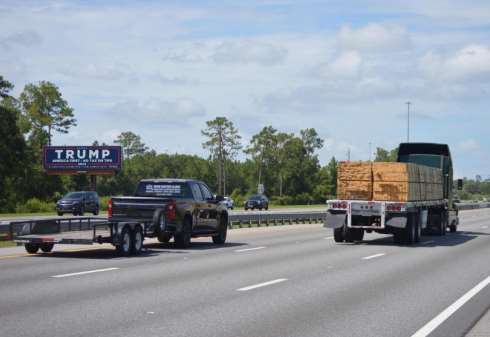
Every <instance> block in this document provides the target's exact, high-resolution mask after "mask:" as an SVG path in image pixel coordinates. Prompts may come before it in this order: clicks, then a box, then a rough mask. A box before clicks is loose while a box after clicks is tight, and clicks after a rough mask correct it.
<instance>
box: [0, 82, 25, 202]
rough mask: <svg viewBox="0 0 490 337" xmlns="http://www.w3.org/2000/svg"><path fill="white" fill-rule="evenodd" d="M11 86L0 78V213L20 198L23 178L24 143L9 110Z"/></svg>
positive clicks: (16, 118)
mask: <svg viewBox="0 0 490 337" xmlns="http://www.w3.org/2000/svg"><path fill="white" fill-rule="evenodd" d="M11 89H13V85H12V84H11V83H10V82H8V81H6V80H4V79H3V77H2V76H0V97H1V104H0V120H1V121H2V122H1V123H0V139H2V141H1V142H0V158H1V160H0V191H1V192H0V211H1V210H3V211H8V210H10V211H11V210H12V209H13V208H14V207H15V203H16V202H17V201H18V198H19V197H20V195H19V193H17V191H16V185H17V183H18V179H19V178H21V177H22V176H23V167H24V166H25V163H24V159H25V150H26V149H25V147H26V146H25V141H24V137H23V135H22V132H21V130H20V128H19V122H18V114H17V112H16V111H15V110H14V109H10V108H9V107H8V106H7V105H6V104H4V101H5V100H9V99H10V96H9V91H10V90H11Z"/></svg>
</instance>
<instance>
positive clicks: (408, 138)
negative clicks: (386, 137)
mask: <svg viewBox="0 0 490 337" xmlns="http://www.w3.org/2000/svg"><path fill="white" fill-rule="evenodd" d="M405 104H406V105H407V143H410V104H412V103H411V102H410V101H408V102H406V103H405Z"/></svg>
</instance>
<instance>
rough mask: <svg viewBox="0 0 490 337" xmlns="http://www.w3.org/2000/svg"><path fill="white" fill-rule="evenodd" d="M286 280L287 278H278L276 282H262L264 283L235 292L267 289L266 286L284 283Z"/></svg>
mask: <svg viewBox="0 0 490 337" xmlns="http://www.w3.org/2000/svg"><path fill="white" fill-rule="evenodd" d="M287 280H288V279H287V278H278V279H277V280H272V281H268V282H264V283H259V284H254V285H252V286H248V287H243V288H240V289H237V291H249V290H253V289H257V288H262V287H267V286H270V285H273V284H277V283H281V282H285V281H287Z"/></svg>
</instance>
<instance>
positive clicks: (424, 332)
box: [412, 276, 490, 337]
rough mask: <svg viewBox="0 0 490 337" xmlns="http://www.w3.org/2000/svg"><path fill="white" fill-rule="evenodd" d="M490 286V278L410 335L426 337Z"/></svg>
mask: <svg viewBox="0 0 490 337" xmlns="http://www.w3.org/2000/svg"><path fill="white" fill-rule="evenodd" d="M489 284H490V276H488V277H487V278H486V279H484V280H483V281H481V282H480V283H478V284H477V285H476V286H475V287H474V288H473V289H471V290H470V291H468V292H467V293H466V294H464V295H463V296H461V297H460V298H459V299H458V300H457V301H456V302H454V303H453V304H451V305H450V306H449V307H447V308H446V309H445V310H444V311H443V312H441V313H440V314H439V315H437V316H436V317H434V318H433V319H432V320H431V321H430V322H428V323H427V324H426V325H424V326H423V327H422V328H420V330H418V331H417V332H416V333H414V334H413V335H412V337H426V336H428V335H429V334H430V333H432V331H434V330H435V329H436V328H437V327H438V326H439V325H441V324H442V323H443V322H444V321H445V320H446V319H448V318H449V317H450V316H451V315H452V314H454V313H455V312H456V311H457V310H458V309H459V308H461V307H462V306H463V305H464V304H465V303H466V302H468V301H469V300H471V299H472V298H473V297H474V296H475V295H476V294H478V293H479V292H480V291H482V290H483V289H484V288H485V287H486V286H488V285H489Z"/></svg>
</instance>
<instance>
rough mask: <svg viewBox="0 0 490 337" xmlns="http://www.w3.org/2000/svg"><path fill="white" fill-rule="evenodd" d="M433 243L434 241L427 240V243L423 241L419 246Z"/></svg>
mask: <svg viewBox="0 0 490 337" xmlns="http://www.w3.org/2000/svg"><path fill="white" fill-rule="evenodd" d="M434 242H436V241H435V240H429V241H424V242H421V243H420V244H421V245H428V244H430V243H434Z"/></svg>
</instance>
